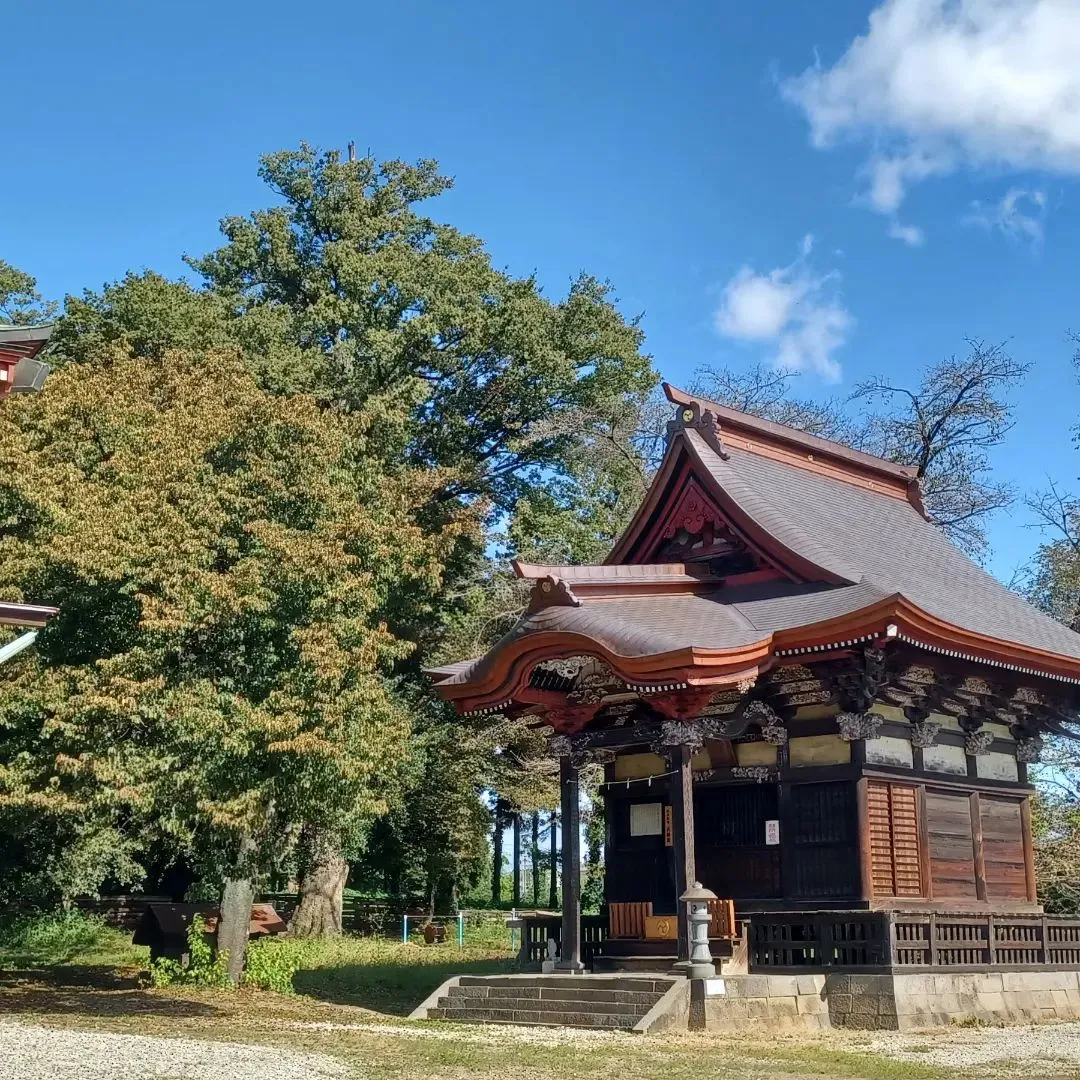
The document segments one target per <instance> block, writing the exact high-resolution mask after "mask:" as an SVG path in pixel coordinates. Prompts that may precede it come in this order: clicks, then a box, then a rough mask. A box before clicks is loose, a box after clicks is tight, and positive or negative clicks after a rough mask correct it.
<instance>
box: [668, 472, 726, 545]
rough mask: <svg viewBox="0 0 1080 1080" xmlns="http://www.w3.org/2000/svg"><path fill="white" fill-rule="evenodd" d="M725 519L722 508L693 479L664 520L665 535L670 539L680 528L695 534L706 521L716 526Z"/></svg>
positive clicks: (702, 527) (692, 534)
mask: <svg viewBox="0 0 1080 1080" xmlns="http://www.w3.org/2000/svg"><path fill="white" fill-rule="evenodd" d="M723 520H724V515H723V514H722V513H721V511H720V508H719V507H718V506H717V505H716V503H714V502H713V500H712V499H710V498H709V496H708V495H706V494H705V492H704V491H703V490H702V489H701V487H700V485H699V484H698V482H697V481H696V480H694V479H691V480H689V481H688V482H687V484H686V487H685V488H683V491H682V494H681V495H680V496H679V498H678V499H677V500H676V502H675V505H674V507H673V508H672V510H671V512H670V513H669V514H668V516H667V518H666V520H665V521H664V531H663V535H664V537H665V538H666V539H668V540H670V539H671V538H672V537H673V536H674V535H675V534H676V533H677V532H678V531H679V530H680V529H685V530H686V531H687V532H688V533H689V534H690V535H691V536H694V535H696V534H697V533H700V532H701V531H702V529H704V528H705V524H706V522H708V523H709V524H711V525H714V526H715V525H720V524H721V523H722V522H723Z"/></svg>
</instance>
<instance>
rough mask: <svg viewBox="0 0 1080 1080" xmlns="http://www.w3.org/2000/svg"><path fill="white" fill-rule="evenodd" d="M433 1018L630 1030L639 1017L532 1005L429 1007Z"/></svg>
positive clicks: (532, 1025)
mask: <svg viewBox="0 0 1080 1080" xmlns="http://www.w3.org/2000/svg"><path fill="white" fill-rule="evenodd" d="M428 1018H429V1019H431V1020H451V1021H454V1022H461V1023H483V1024H522V1025H525V1026H530V1027H581V1028H614V1029H616V1030H623V1031H626V1030H629V1029H630V1028H633V1027H634V1025H635V1024H636V1023H637V1022H638V1020H639V1019H640V1017H637V1016H634V1015H628V1014H626V1013H598V1012H580V1013H573V1012H567V1013H543V1012H538V1011H535V1010H531V1009H458V1008H454V1009H445V1008H441V1007H437V1008H434V1009H429V1010H428Z"/></svg>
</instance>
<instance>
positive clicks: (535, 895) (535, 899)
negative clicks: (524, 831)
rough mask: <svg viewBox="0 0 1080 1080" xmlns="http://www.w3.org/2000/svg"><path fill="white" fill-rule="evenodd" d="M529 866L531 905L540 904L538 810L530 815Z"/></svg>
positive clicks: (536, 906)
mask: <svg viewBox="0 0 1080 1080" xmlns="http://www.w3.org/2000/svg"><path fill="white" fill-rule="evenodd" d="M529 866H530V867H531V868H532V905H533V907H534V908H538V907H539V906H540V811H539V810H534V811H533V816H532V847H531V848H530V849H529Z"/></svg>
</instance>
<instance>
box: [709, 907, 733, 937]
mask: <svg viewBox="0 0 1080 1080" xmlns="http://www.w3.org/2000/svg"><path fill="white" fill-rule="evenodd" d="M738 936H739V932H738V929H737V927H736V926H735V901H734V900H710V901H709V937H710V938H727V939H733V938H737V937H738Z"/></svg>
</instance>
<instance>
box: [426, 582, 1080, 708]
mask: <svg viewBox="0 0 1080 1080" xmlns="http://www.w3.org/2000/svg"><path fill="white" fill-rule="evenodd" d="M976 639H977V635H974V634H972V633H971V632H969V631H965V630H963V629H961V628H957V627H950V626H948V624H945V623H943V622H941V621H940V620H937V619H934V618H933V617H932V616H929V615H927V614H926V613H925V612H922V611H920V610H919V609H917V608H915V607H914V606H913V605H911V604H910V603H908V602H907V601H906V600H905V599H904V598H903V597H900V596H894V597H889V598H887V599H885V600H883V601H881V602H880V603H878V604H875V605H872V606H870V607H867V608H864V609H862V610H860V611H857V612H854V613H851V614H850V615H847V616H843V617H840V618H838V619H832V620H828V621H826V622H822V623H817V624H814V625H811V626H806V627H800V628H798V629H796V630H784V631H781V632H778V633H776V634H772V635H767V636H763V638H762V640H760V641H757V642H754V643H752V644H750V645H747V646H744V647H741V648H738V649H729V650H710V649H699V648H696V647H694V646H688V647H686V648H684V649H677V650H673V651H669V652H664V653H657V654H653V655H647V656H633V657H625V656H619V655H617V654H616V653H614V652H612V651H611V650H610V649H608V648H606V647H605V646H603V645H602V644H601V643H599V642H597V641H595V640H593V639H591V638H589V637H586V636H584V635H581V634H573V633H567V632H561V631H547V632H538V633H535V634H531V635H528V636H523V637H521V638H519V639H516V640H514V641H511V642H510V643H508V644H507V645H505V646H504V647H503V648H502V649H501V650H499V652H498V653H496V654H494V655H492V656H491V657H489V661H490V662H488V663H486V664H485V665H484V669H483V670H482V671H481V672H479V674H478V675H477V676H476V677H475V678H474V679H470V680H469V681H463V682H458V683H453V684H450V685H446V684H439V686H438V690H439V692H440V693H441V694H443V695H445V696H446V697H447V698H449V699H450V700H452V701H454V702H455V704H457V706H458V708H459V709H460V710H461V711H463V712H470V713H474V712H488V711H497V710H499V709H503V708H506V707H508V706H516V707H518V708H524V707H528V706H530V705H536V704H540V702H538V701H537V700H536V699H535V697H534V696H532V695H531V693H530V691H531V690H538V689H540V688H539V687H535V686H532V685H531V682H532V680H533V673H534V671H535V670H536V669H537V668H538V667H541V666H542V665H543V664H544V663H545V662H547V661H552V660H557V659H559V658H560V657H567V656H575V655H585V656H591V657H594V658H595V659H596V660H597V661H599V662H602V663H603V664H604V665H606V668H607V669H608V670H609V671H610V672H611V673H612V676H613V678H614V679H615V680H616V681H618V682H619V683H620V684H621V686H622V688H623V689H624V690H626V691H630V692H635V693H641V694H648V693H666V692H670V691H677V690H682V689H685V688H689V687H712V688H713V690H714V691H715V690H718V689H720V688H722V687H725V686H728V687H730V686H734V685H735V684H737V683H739V682H742V681H745V680H747V679H758V678H759V677H761V676H763V675H765V674H766V673H767V672H769V671H770V670H771V669H772V668H774V667H776V666H785V667H786V666H790V665H792V664H804V665H805V664H812V665H813V666H815V667H816V666H817V665H818V663H819V662H820V661H822V660H829V659H833V658H836V657H841V656H844V655H847V654H850V653H851V652H852V651H855V652H858V651H860V650H862V649H864V648H866V647H868V646H870V647H874V648H879V647H880V646H882V645H883V644H884V643H891V644H897V643H904V644H905V645H906V646H908V647H910V648H914V649H917V650H923V651H926V652H927V653H928V654H930V655H928V657H927V661H928V662H927V664H926V665H925V666H926V667H927V669H928V670H932V669H933V668H934V667H936V666H938V665H936V664H931V663H930V656H932V655H936V656H937V657H939V658H941V657H944V658H945V660H946V661H951V662H959V663H960V664H961V666H964V665H966V664H967V663H976V664H985V665H986V666H987V667H988V668H989V669H990V671H989V672H988V674H987V676H986V678H990V677H992V676H994V675H995V669H996V677H997V678H999V679H1000V678H1001V677H1007V678H1008V680H1009V681H1010V682H1012V681H1014V680H1019V679H1021V678H1023V677H1028V676H1031V677H1035V678H1036V679H1039V680H1041V679H1042V678H1046V679H1048V680H1051V682H1050V683H1049V685H1054V684H1055V683H1056V684H1058V685H1060V684H1062V683H1065V684H1067V685H1071V686H1078V685H1080V663H1077V662H1076V661H1074V660H1071V659H1069V658H1066V657H1057V656H1053V655H1052V654H1048V653H1038V652H1037V651H1036V650H1031V649H1020V648H1019V647H1017V646H1013V645H1010V644H1008V643H1003V642H994V641H992V640H991V639H986V638H981V639H978V640H976ZM944 642H950V644H952V645H953V646H954V647H953V648H946V647H945V645H944V644H943V643H944ZM965 646H966V647H967V648H969V649H970V650H971V651H966V649H965V648H964V647H965ZM976 649H978V651H977V652H976V651H975V650H976ZM1024 660H1026V661H1028V663H1022V662H1021V661H1024ZM1034 664H1038V665H1039V666H1038V667H1034V666H1031V665H1034ZM803 681H804V682H805V683H807V685H805V686H798V685H797V681H796V684H795V685H787V688H786V689H785V690H784V691H783V693H782V694H781V695H780V696H781V697H782V698H784V699H785V700H780V701H778V704H779V705H780V706H781V711H783V709H785V708H787V709H790V708H792V707H798V706H799V705H800V704H808V703H812V702H813V701H815V700H821V697H820V690H819V689H818V688H816V687H815V686H813V685H812V680H803ZM904 686H907V699H906V700H905V701H904V702H903V705H905V706H910V707H912V708H914V709H923V710H926V711H951V710H952V709H956V708H957V707H958V705H962V703H963V701H964V697H965V695H966V696H967V698H968V699H970V698H971V696H972V695H973V694H976V696H977V697H978V699H979V703H980V707H981V708H983V709H984V710H989V711H990V712H995V711H996V712H998V713H1007V712H1009V711H1010V710H1012V712H1013V714H1015V713H1016V712H1017V711H1023V712H1024V713H1025V715H1027V714H1030V712H1031V710H1030V709H1024V710H1018V704H1019V703H1016V702H1013V701H1011V699H1008V700H1007V699H1002V700H993V701H991V700H988V699H986V696H985V695H982V694H977V693H976V689H975V684H974V683H970V682H969V683H968V684H967V685H966V686H965V685H957V686H951V685H947V684H946V683H944V682H941V681H939V680H936V679H935V680H934V681H933V682H932V683H928V684H927V685H926V686H925V687H924V688H923V689H921V690H920V688H919V684H918V682H917V678H916V677H915V676H914V675H913V674H911V673H908V675H907V676H906V683H904V682H902V684H901V686H900V688H899V689H900V690H902V689H903V687H904ZM551 689H552V690H556V689H563V690H565V689H566V687H565V686H559V685H558V684H554V685H551ZM866 689H867V688H865V687H864V689H863V692H862V694H861V697H865V696H866ZM897 692H899V691H897ZM802 695H806V696H802ZM857 696H858V695H857ZM1053 696H1055V697H1060V695H1059V694H1055V695H1053ZM851 703H852V704H853V705H855V704H858V702H855V701H854V700H853V701H852V702H851ZM950 703H951V704H950ZM968 704H969V705H974V704H975V702H974V701H970V700H969V701H968ZM1041 715H1042V716H1043V717H1044V718H1045V719H1044V722H1047V723H1054V724H1055V725H1057V724H1060V723H1064V722H1066V721H1064V720H1060V719H1057V718H1053V717H1049V716H1048V714H1047V712H1046V709H1045V708H1044V709H1043V710H1042V712H1041Z"/></svg>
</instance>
